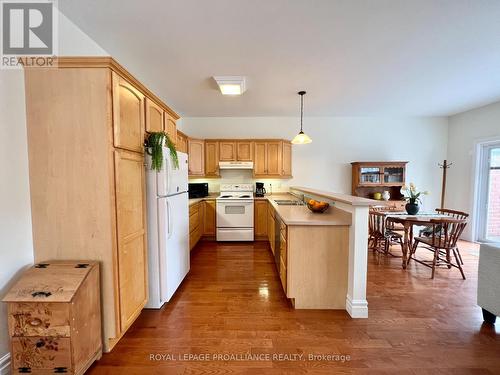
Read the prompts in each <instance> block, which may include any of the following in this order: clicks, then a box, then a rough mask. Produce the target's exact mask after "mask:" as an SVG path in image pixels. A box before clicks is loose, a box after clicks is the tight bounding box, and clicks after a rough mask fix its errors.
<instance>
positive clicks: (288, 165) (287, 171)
mask: <svg viewBox="0 0 500 375" xmlns="http://www.w3.org/2000/svg"><path fill="white" fill-rule="evenodd" d="M282 143H283V169H282V172H281V176H282V177H292V143H291V142H288V141H283V142H282Z"/></svg>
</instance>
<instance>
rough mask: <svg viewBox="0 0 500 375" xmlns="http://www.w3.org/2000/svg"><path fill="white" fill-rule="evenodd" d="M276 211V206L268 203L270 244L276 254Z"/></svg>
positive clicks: (268, 235)
mask: <svg viewBox="0 0 500 375" xmlns="http://www.w3.org/2000/svg"><path fill="white" fill-rule="evenodd" d="M274 218H275V212H274V207H273V206H272V205H271V204H268V205H267V237H268V240H269V246H270V247H271V251H272V253H273V254H274V246H275V244H274V235H275V223H274Z"/></svg>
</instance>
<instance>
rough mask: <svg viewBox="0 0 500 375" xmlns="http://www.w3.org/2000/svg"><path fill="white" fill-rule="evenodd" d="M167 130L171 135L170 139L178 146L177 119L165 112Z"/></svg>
mask: <svg viewBox="0 0 500 375" xmlns="http://www.w3.org/2000/svg"><path fill="white" fill-rule="evenodd" d="M165 132H166V133H167V134H168V136H169V137H170V140H171V141H172V142H174V144H176V146H177V124H176V122H175V119H174V118H173V117H172V116H170V115H169V114H165Z"/></svg>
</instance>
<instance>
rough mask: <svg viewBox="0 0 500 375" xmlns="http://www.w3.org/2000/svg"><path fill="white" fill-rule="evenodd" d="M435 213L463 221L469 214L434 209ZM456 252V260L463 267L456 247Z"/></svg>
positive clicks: (460, 255) (446, 209)
mask: <svg viewBox="0 0 500 375" xmlns="http://www.w3.org/2000/svg"><path fill="white" fill-rule="evenodd" d="M436 212H437V213H438V214H442V215H448V216H450V217H452V218H454V219H459V220H465V219H467V218H468V217H469V214H468V213H466V212H462V211H456V210H450V209H448V208H436ZM456 251H457V255H458V259H459V260H460V263H461V264H462V265H463V264H464V261H463V259H462V254H460V250H459V249H458V246H457V247H456Z"/></svg>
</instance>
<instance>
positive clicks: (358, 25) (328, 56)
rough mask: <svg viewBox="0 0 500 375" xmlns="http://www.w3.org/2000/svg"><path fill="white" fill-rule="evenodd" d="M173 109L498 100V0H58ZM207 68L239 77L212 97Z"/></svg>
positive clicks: (194, 112)
mask: <svg viewBox="0 0 500 375" xmlns="http://www.w3.org/2000/svg"><path fill="white" fill-rule="evenodd" d="M59 7H60V9H61V11H62V12H63V13H64V14H66V15H67V16H68V17H69V18H70V19H71V20H72V21H73V22H74V23H75V24H77V25H78V26H79V27H80V28H81V29H82V30H83V31H85V32H86V33H87V34H88V35H89V36H91V37H92V38H93V39H94V40H95V41H96V42H97V43H99V44H100V45H101V46H102V47H103V48H104V49H106V50H107V51H108V52H109V53H110V54H111V55H112V56H113V57H115V58H116V59H117V60H118V61H119V62H120V63H122V64H123V65H125V66H126V67H127V68H128V69H129V70H130V71H131V72H132V73H133V74H134V75H136V76H137V77H138V78H139V79H140V80H141V81H143V82H144V83H145V84H146V85H147V86H148V87H150V88H151V89H152V90H153V91H154V92H155V93H157V94H158V96H160V97H161V98H162V99H164V100H165V102H167V103H169V105H171V106H172V107H173V109H175V110H176V111H177V112H179V114H181V115H182V116H287V115H294V116H295V115H297V114H298V111H299V96H298V95H297V94H296V93H297V91H299V90H306V91H307V92H308V94H307V95H306V96H305V113H306V115H307V116H371V115H376V116H387V115H389V116H399V115H416V116H436V115H437V116H441V115H450V114H454V113H457V112H461V111H464V110H466V109H470V108H473V107H478V106H480V105H483V104H487V103H490V102H493V101H497V100H500V21H499V20H500V1H499V0H413V1H410V0H311V1H308V0H210V1H209V0H176V1H175V0H149V1H144V0H143V1H138V0H127V1H124V0H106V1H102V0H86V1H83V0H61V1H59ZM214 75H245V76H246V77H247V87H248V89H247V91H246V92H245V94H244V95H242V96H241V97H223V96H222V95H220V93H219V92H218V90H217V86H216V84H215V82H213V81H212V80H211V77H212V76H214Z"/></svg>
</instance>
